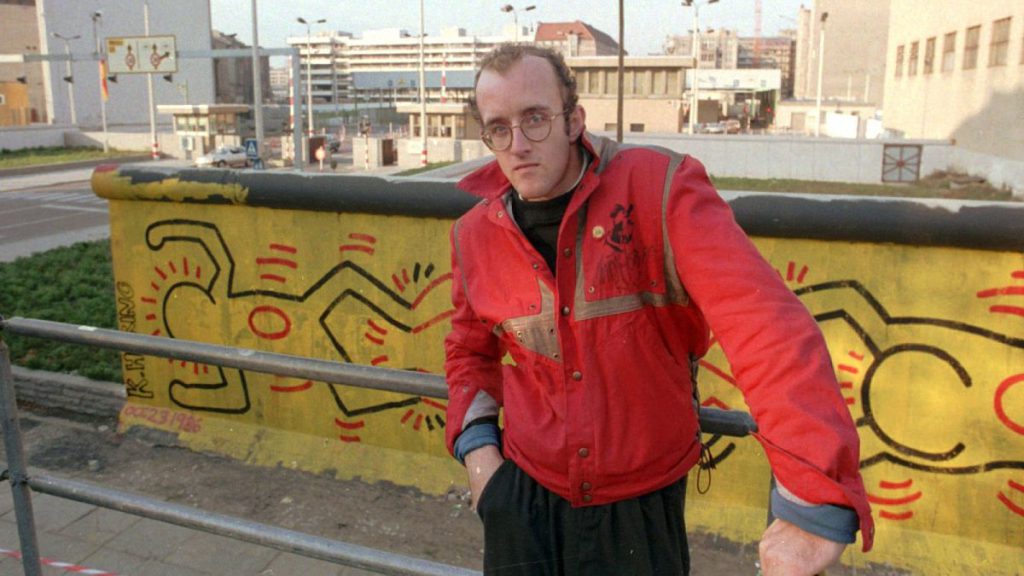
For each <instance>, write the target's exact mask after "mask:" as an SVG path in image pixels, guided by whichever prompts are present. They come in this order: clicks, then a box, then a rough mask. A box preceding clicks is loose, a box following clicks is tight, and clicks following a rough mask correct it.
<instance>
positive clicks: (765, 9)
mask: <svg viewBox="0 0 1024 576" xmlns="http://www.w3.org/2000/svg"><path fill="white" fill-rule="evenodd" d="M804 1H805V2H807V3H808V5H810V1H811V0H804ZM698 2H699V3H700V4H701V6H700V27H701V29H706V28H709V27H710V28H731V29H737V30H739V33H740V35H742V36H750V35H753V32H754V0H720V1H719V2H718V3H716V4H711V5H708V4H707V0H698ZM507 3H508V2H506V1H500V0H499V1H494V2H491V1H480V0H474V1H467V0H424V27H425V29H426V32H427V35H433V34H437V33H438V32H439V31H440V29H441V28H442V27H444V26H459V27H461V28H464V29H465V30H466V32H467V33H468V34H475V35H478V36H487V35H495V34H499V33H501V29H502V27H503V26H505V25H507V24H509V23H511V22H512V14H509V13H506V12H502V11H501V9H500V8H501V6H504V5H505V4H507ZM531 3H532V4H534V5H536V8H535V9H534V10H531V11H527V12H523V11H521V8H524V7H526V6H529V5H530V4H531ZM419 4H420V3H419V0H333V1H326V2H325V1H324V0H289V1H282V0H262V1H260V2H259V4H258V10H259V14H258V16H259V36H260V44H261V45H263V46H266V47H275V48H276V47H284V46H285V45H286V42H285V40H286V39H287V38H288V37H289V36H304V35H305V34H306V27H305V26H303V25H302V24H299V23H298V22H296V20H295V19H296V18H297V17H299V16H301V17H303V18H305V19H306V20H319V19H320V18H326V19H327V22H326V23H325V24H320V25H315V26H314V28H313V30H314V32H315V31H317V30H321V29H328V28H329V29H334V30H341V31H344V32H351V33H353V34H355V35H357V36H359V35H361V33H362V32H363V31H364V30H373V29H379V28H405V29H406V30H408V31H409V32H410V33H413V34H415V33H418V32H419V27H420V10H419ZM624 4H625V7H626V8H625V11H626V14H625V23H626V25H625V38H626V42H625V44H626V50H627V51H629V53H630V54H631V55H645V54H650V53H660V52H661V45H662V43H663V41H664V39H665V36H666V35H669V34H684V33H686V31H688V30H689V29H690V28H691V27H692V26H693V8H684V7H683V6H682V2H681V0H626V1H625V2H624ZM210 5H211V10H212V13H213V14H212V15H213V27H214V28H215V29H217V30H220V31H221V32H225V33H229V34H230V33H232V32H237V33H238V38H239V39H240V40H242V41H244V42H246V43H247V44H248V43H249V42H250V41H251V39H252V23H251V22H252V21H251V17H250V16H251V13H252V8H251V0H210ZM512 5H513V6H515V7H516V8H517V9H519V12H518V17H519V24H520V25H529V24H533V23H536V22H562V21H572V20H582V21H584V22H586V23H588V24H590V25H592V26H594V27H596V28H598V29H599V30H601V31H603V32H605V33H607V34H608V35H609V36H611V37H612V38H617V37H618V26H619V25H618V10H619V8H618V7H619V3H618V2H616V1H614V0H589V1H586V2H584V1H582V0H527V1H521V2H517V3H513V4H512ZM800 5H801V1H800V0H762V13H761V33H762V35H763V36H771V35H774V34H775V33H776V32H777V31H778V30H779V29H780V28H792V27H795V24H794V20H795V19H796V15H797V12H798V10H799V8H800Z"/></svg>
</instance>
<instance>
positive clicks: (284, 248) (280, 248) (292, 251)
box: [270, 244, 298, 254]
mask: <svg viewBox="0 0 1024 576" xmlns="http://www.w3.org/2000/svg"><path fill="white" fill-rule="evenodd" d="M270 249H271V250H274V251H277V252H287V253H288V254H295V253H296V252H298V249H296V248H295V247H294V246H288V245H286V244H271V245H270Z"/></svg>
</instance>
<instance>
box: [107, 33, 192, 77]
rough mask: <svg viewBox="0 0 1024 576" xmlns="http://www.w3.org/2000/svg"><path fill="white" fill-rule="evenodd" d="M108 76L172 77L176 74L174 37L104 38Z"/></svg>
mask: <svg viewBox="0 0 1024 576" xmlns="http://www.w3.org/2000/svg"><path fill="white" fill-rule="evenodd" d="M107 54H108V56H107V64H108V66H109V68H108V70H107V71H108V72H109V73H110V74H156V73H159V74H173V73H175V72H177V71H178V49H177V45H176V41H175V38H174V36H114V37H109V38H107Z"/></svg>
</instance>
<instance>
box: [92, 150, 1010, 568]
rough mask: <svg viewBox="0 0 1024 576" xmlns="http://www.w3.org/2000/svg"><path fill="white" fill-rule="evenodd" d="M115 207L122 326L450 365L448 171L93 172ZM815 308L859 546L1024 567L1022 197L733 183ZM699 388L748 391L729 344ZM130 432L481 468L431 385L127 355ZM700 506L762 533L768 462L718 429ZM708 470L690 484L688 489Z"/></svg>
mask: <svg viewBox="0 0 1024 576" xmlns="http://www.w3.org/2000/svg"><path fill="white" fill-rule="evenodd" d="M93 188H94V190H95V191H96V193H97V194H98V195H100V196H102V197H104V198H108V199H109V200H110V213H111V238H112V249H113V252H114V254H113V256H114V270H115V280H116V295H115V297H116V299H117V303H118V316H119V322H120V327H121V329H122V330H127V331H133V332H139V333H145V334H155V335H162V336H168V337H182V338H189V339H194V340H201V341H208V342H223V343H228V344H232V345H237V346H241V347H250V348H258V349H266V350H271V351H275V352H285V353H295V354H301V355H304V356H311V357H316V358H325V359H334V360H337V361H339V362H355V363H361V364H369V365H376V366H387V367H394V368H404V369H410V370H424V371H428V372H435V373H438V372H440V371H441V370H442V365H443V357H444V355H443V346H442V340H443V337H444V335H445V334H446V332H447V329H448V326H447V318H448V317H449V315H450V314H451V308H450V302H449V300H448V298H449V288H450V283H451V281H452V278H451V273H450V266H449V255H448V230H449V227H450V225H451V223H452V220H453V219H454V218H455V217H457V216H458V215H459V214H461V213H462V212H464V211H465V210H466V209H468V208H469V207H470V206H471V205H472V204H473V203H474V201H475V200H474V199H473V198H471V197H469V196H468V195H465V194H463V193H461V192H459V191H457V190H455V189H454V186H453V184H452V183H451V182H448V181H415V180H407V179H387V178H376V177H361V176H335V175H319V174H295V173H280V172H278V173H254V172H248V171H245V172H235V171H229V170H218V171H209V170H207V171H198V170H183V171H176V170H174V169H170V168H161V167H159V166H146V167H143V166H141V165H140V166H121V167H120V168H116V167H103V168H99V169H97V171H96V172H95V174H94V176H93ZM724 196H726V198H727V200H729V202H730V204H731V205H732V207H733V210H734V212H735V214H736V217H737V220H738V221H739V223H740V224H741V225H742V226H743V227H744V228H745V229H746V230H747V231H748V233H749V234H751V235H752V237H753V238H754V241H755V244H756V245H757V246H758V248H759V249H760V250H761V251H762V253H763V254H764V255H765V257H766V258H767V259H768V260H769V261H770V262H771V263H772V264H773V265H774V266H775V268H776V269H777V270H778V272H779V274H780V275H781V276H782V277H783V279H785V281H786V282H787V283H788V284H789V285H790V286H791V287H792V288H793V290H794V291H795V292H796V293H797V294H798V295H799V296H800V298H801V299H802V300H803V301H804V303H805V304H806V305H807V307H808V308H809V309H810V311H811V312H812V313H813V314H814V315H815V317H816V318H817V319H818V321H819V323H820V325H821V327H822V330H823V332H824V333H825V335H826V338H827V340H828V342H829V344H830V347H831V350H832V355H833V361H834V365H835V367H836V373H837V375H838V376H839V380H840V382H841V392H842V393H843V395H844V396H845V397H846V402H847V405H848V407H849V409H850V411H851V413H852V415H853V417H854V419H855V421H856V422H857V424H858V427H859V430H860V432H861V442H862V447H861V467H862V472H863V474H864V478H865V481H866V483H867V488H868V492H869V494H870V497H871V500H872V502H873V505H874V513H875V515H876V519H877V522H878V530H877V535H876V549H875V551H874V552H872V553H870V554H868V555H864V554H861V553H860V552H859V551H858V549H856V548H855V547H851V548H850V550H849V551H847V553H846V554H845V556H844V559H843V561H844V563H846V564H849V565H854V566H860V567H864V566H866V565H867V564H869V563H875V564H885V565H888V566H892V567H895V568H902V569H907V570H912V571H914V572H916V573H927V574H941V573H956V574H1015V573H1017V571H1018V570H1019V567H1020V566H1022V565H1024V302H1022V298H1024V265H1022V258H1021V255H1022V253H1024V235H1021V234H1020V231H1021V230H1022V229H1024V205H1018V204H1001V203H972V202H952V201H910V200H892V199H879V198H865V197H857V198H853V197H849V198H846V197H814V196H784V195H778V194H725V195H724ZM701 364H702V372H701V373H702V376H701V386H702V392H703V396H704V403H705V404H707V405H712V406H717V407H729V408H744V407H745V406H744V404H743V399H742V397H741V395H740V394H739V393H738V392H737V391H736V389H735V388H733V387H732V386H731V384H730V382H731V380H732V375H731V372H730V369H729V365H728V362H727V360H726V358H725V356H724V354H723V353H722V351H721V349H720V348H719V347H718V346H715V347H713V349H712V351H711V352H710V353H709V354H708V356H707V357H706V358H705V359H704V360H703V361H702V363H701ZM123 366H124V377H125V390H126V395H127V400H128V402H127V404H126V406H125V409H124V410H123V411H122V414H121V420H120V423H121V426H122V427H124V428H129V427H134V426H144V427H148V428H151V429H159V430H164V431H168V432H172V433H175V434H177V435H178V437H179V441H181V442H183V443H184V444H186V445H188V446H191V447H192V448H194V449H198V450H210V451H215V452H218V453H222V454H225V455H229V456H233V457H236V458H240V459H243V460H246V461H248V462H251V463H255V464H259V465H266V466H275V465H283V466H288V467H295V468H301V469H305V470H309V471H313V472H326V473H333V474H336V475H337V476H339V477H362V478H363V479H366V480H370V481H373V480H389V481H393V482H397V483H402V484H411V485H415V486H417V487H419V488H420V489H423V490H425V491H429V492H441V491H444V490H446V489H447V488H448V487H449V486H450V485H452V484H459V485H462V484H464V477H463V471H462V469H461V467H460V466H458V465H457V464H455V463H454V462H453V460H451V459H450V458H449V457H448V456H447V454H446V452H445V449H444V447H443V430H444V426H445V413H444V404H443V403H440V402H436V401H433V400H430V399H427V398H420V397H410V396H405V395H401V394H392V393H381V392H373V391H367V390H356V389H352V388H349V387H345V386H337V385H329V384H325V383H322V382H312V381H307V380H299V379H293V378H275V377H273V376H263V375H258V374H250V373H244V372H240V371H232V370H225V369H219V368H217V367H215V366H206V365H197V364H192V363H187V362H173V361H172V362H169V361H167V360H160V359H154V358H146V357H138V356H131V355H126V356H125V357H124V360H123ZM710 442H711V450H712V451H713V453H714V454H715V460H716V463H717V468H716V469H715V470H714V472H713V483H712V489H711V491H710V493H708V494H703V495H701V494H697V493H696V492H693V491H691V494H690V495H689V500H688V502H687V522H688V523H689V526H690V527H691V528H697V529H701V530H705V531H710V532H713V533H716V534H720V535H722V536H724V537H727V538H730V539H733V540H736V541H740V542H750V541H753V540H755V539H757V537H758V536H759V534H760V531H761V530H762V529H763V526H764V519H765V506H766V496H767V485H768V481H769V476H770V474H769V470H768V468H767V465H766V463H765V459H764V457H763V455H762V454H761V452H760V450H759V448H758V447H757V445H756V443H755V442H750V441H744V440H735V439H727V438H712V439H710ZM691 484H692V483H691Z"/></svg>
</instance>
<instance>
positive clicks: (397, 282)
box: [391, 274, 405, 292]
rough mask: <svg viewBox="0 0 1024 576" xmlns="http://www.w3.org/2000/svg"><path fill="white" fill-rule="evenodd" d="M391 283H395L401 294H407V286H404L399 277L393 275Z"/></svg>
mask: <svg viewBox="0 0 1024 576" xmlns="http://www.w3.org/2000/svg"><path fill="white" fill-rule="evenodd" d="M391 281H392V282H394V284H395V288H398V291H399V292H405V285H404V284H402V281H401V280H399V279H398V276H397V275H395V274H392V275H391Z"/></svg>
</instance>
